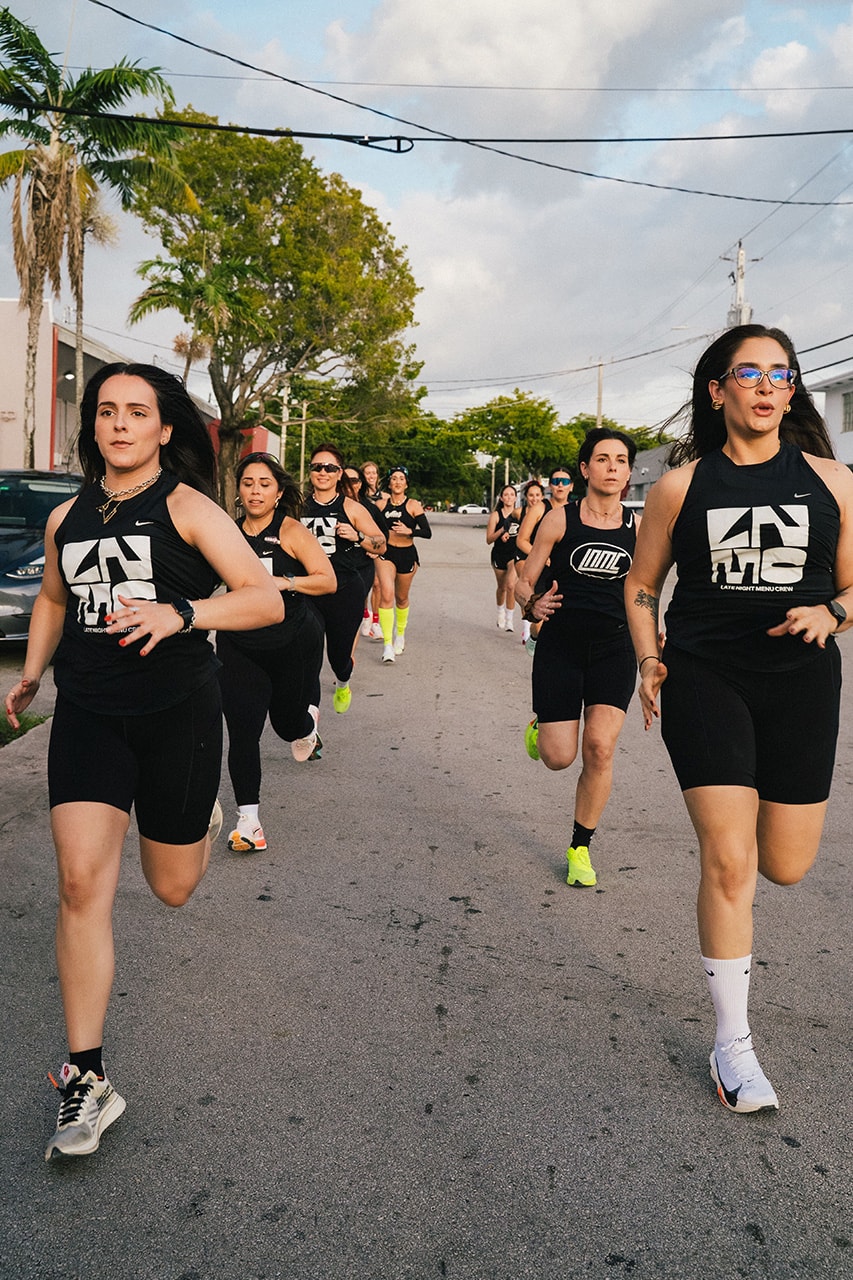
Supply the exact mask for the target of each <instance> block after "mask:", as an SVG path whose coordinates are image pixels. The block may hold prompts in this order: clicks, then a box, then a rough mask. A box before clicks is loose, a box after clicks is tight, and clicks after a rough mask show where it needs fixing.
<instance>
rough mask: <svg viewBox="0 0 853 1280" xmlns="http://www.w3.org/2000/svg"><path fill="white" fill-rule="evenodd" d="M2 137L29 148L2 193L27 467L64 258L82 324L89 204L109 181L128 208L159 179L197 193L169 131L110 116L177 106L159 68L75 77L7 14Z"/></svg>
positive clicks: (13, 157) (12, 158)
mask: <svg viewBox="0 0 853 1280" xmlns="http://www.w3.org/2000/svg"><path fill="white" fill-rule="evenodd" d="M0 54H2V66H0V107H3V108H5V110H6V113H7V114H6V117H5V118H4V119H2V120H0V137H6V136H14V137H16V138H19V139H22V140H23V142H24V146H23V147H20V148H18V149H15V150H12V151H7V152H4V153H3V154H0V186H4V185H5V184H6V183H8V182H10V181H11V182H12V183H13V184H14V185H13V193H12V243H13V250H14V259H15V270H16V272H17V275H18V281H19V283H20V289H21V294H20V300H21V307H22V308H25V309H26V310H27V312H28V323H27V360H26V375H25V382H24V465H25V466H27V467H32V466H33V465H34V464H35V379H36V363H37V358H38V334H39V324H40V321H41V313H42V306H43V298H44V289H45V283H46V282H49V284H50V286H51V289H52V290H53V293H54V295H58V293H59V290H60V283H61V280H60V269H61V265H62V261H63V257H65V258H66V260H67V262H68V266H69V272H70V276H71V287H72V292H73V294H74V297H75V299H76V301H77V308H78V326H82V300H83V274H82V273H83V239H84V233H85V217H86V208H87V205H88V202H89V201H90V200H91V198H92V196H93V195H94V194H95V193H96V192H97V191H98V189H99V187H100V186H101V185H102V184H103V185H105V186H107V187H110V188H112V189H113V190H114V191H116V192H117V193H118V196H119V199H120V202H121V205H122V207H123V208H124V209H129V208H130V207H131V202H132V198H133V193H134V189H135V187H136V186H137V184H139V183H141V182H143V181H150V180H151V179H152V178H156V179H159V180H160V181H162V182H163V183H164V185H165V184H167V183H168V185H170V186H171V187H172V188H173V189H180V190H182V191H183V192H184V193H185V195H186V198H187V201H188V203H191V202H192V193H190V192H188V189H187V187H186V184H185V183H183V182H182V180H181V179H180V176H179V174H178V173H177V172H176V171H175V169H174V167H173V165H172V163H171V149H170V143H171V132H170V131H169V130H168V129H164V128H162V127H161V126H160V125H156V124H153V123H149V122H146V121H143V122H140V121H135V120H118V119H114V118H110V114H109V113H110V112H113V111H114V110H115V109H116V108H117V107H120V106H121V105H122V104H124V103H125V102H126V101H127V100H128V99H129V98H131V97H132V96H134V95H135V94H144V95H155V96H157V97H158V98H159V99H160V100H161V101H162V103H163V104H164V105H166V106H171V105H172V104H173V101H174V100H173V97H172V92H171V89H170V88H169V85H168V84H167V83H166V81H165V80H164V79H163V77H162V76H161V75H160V72H159V70H158V69H157V68H151V69H146V68H144V67H140V66H139V65H138V64H137V63H135V62H128V61H127V60H126V59H122V61H121V62H119V63H118V64H117V65H116V66H114V67H108V68H106V69H105V70H102V71H93V70H91V69H87V70H86V71H84V72H82V74H81V75H80V76H78V77H77V79H76V80H73V79H71V78H70V77H69V76H68V74H67V72H66V70H65V69H64V68H60V67H59V66H58V65H57V64H56V63H55V62H54V61H53V59H52V57H51V55H50V54H49V53H48V51H47V50H46V49H45V47H44V45H43V44H42V43H41V41H40V40H39V38H38V36H37V35H36V33H35V31H34V30H33V29H32V28H31V27H28V26H26V25H25V24H24V23H23V22H20V21H19V20H18V19H17V18H15V17H13V15H12V14H11V13H10V12H9V10H8V9H3V10H0Z"/></svg>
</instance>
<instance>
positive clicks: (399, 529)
mask: <svg viewBox="0 0 853 1280" xmlns="http://www.w3.org/2000/svg"><path fill="white" fill-rule="evenodd" d="M388 489H389V492H388V493H387V494H383V495H382V497H381V498H380V499H379V500H378V501H377V503H376V507H377V510H378V511H379V513H380V515H381V516H382V528H383V529H384V531H385V536H386V538H387V540H388V545H387V547H386V549H385V551H384V552H383V554H382V556H381V557H380V559H379V563H378V564H377V566H376V572H377V575H378V578H379V625H380V627H381V629H382V641H383V644H382V661H383V662H386V663H387V662H393V661H394V660H395V658H396V657H398V656H399V655H400V654H401V653H402V652H403V650H404V649H405V647H406V626H407V625H408V621H409V593H410V592H411V589H412V583H413V582H414V579H415V574H416V573H417V571H418V565H419V564H420V558H419V556H418V552H417V548H416V547H415V542H414V540H415V538H431V537H432V529H431V528H430V526H429V520H428V519H427V516H426V512H425V511H424V509H423V507H422V505H421V503H420V502H418V500H417V498H410V497H409V492H408V490H409V473H408V470H407V469H406V468H405V467H392V468H391V470H390V472H389V473H388Z"/></svg>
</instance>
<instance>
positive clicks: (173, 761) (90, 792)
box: [47, 678, 222, 844]
mask: <svg viewBox="0 0 853 1280" xmlns="http://www.w3.org/2000/svg"><path fill="white" fill-rule="evenodd" d="M221 767H222V707H221V702H220V695H219V680H218V679H216V678H214V679H213V680H209V681H208V682H207V684H205V685H202V687H201V688H200V689H197V690H196V691H195V692H194V693H192V694H190V696H189V697H188V698H186V699H185V700H184V701H183V702H178V703H175V705H174V706H171V707H167V708H165V710H163V711H154V712H149V713H148V714H147V715H141V716H109V715H101V714H99V713H98V712H95V711H88V710H86V709H85V708H83V707H78V706H77V705H76V704H75V703H73V702H69V701H68V700H67V698H63V697H62V695H61V694H60V695H58V696H57V699H56V707H55V710H54V715H53V723H52V725H51V731H50V747H49V749H48V761H47V777H48V791H49V795H50V807H51V808H53V807H54V806H55V805H58V804H71V803H75V802H78V801H85V802H89V803H94V804H108V805H112V806H113V808H115V809H123V810H124V812H125V813H130V810H131V808H132V807H133V806H134V805H135V806H136V822H137V826H138V827H139V833H140V835H143V836H147V837H148V839H149V840H156V841H157V842H158V843H162V844H195V842H196V841H197V840H201V838H202V836H203V835H204V834H205V832H206V831H207V828H208V826H209V824H210V814H211V810H212V809H213V805H214V801H215V800H216V793H217V791H218V789H219V775H220V770H221Z"/></svg>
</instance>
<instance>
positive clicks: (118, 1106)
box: [44, 1062, 127, 1160]
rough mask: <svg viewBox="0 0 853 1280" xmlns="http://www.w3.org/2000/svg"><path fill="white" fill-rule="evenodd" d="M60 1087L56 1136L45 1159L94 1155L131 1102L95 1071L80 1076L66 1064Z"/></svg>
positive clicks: (48, 1147)
mask: <svg viewBox="0 0 853 1280" xmlns="http://www.w3.org/2000/svg"><path fill="white" fill-rule="evenodd" d="M59 1078H60V1080H61V1081H62V1083H61V1084H59V1085H57V1086H56V1087H57V1088H58V1089H59V1092H60V1093H61V1094H62V1104H61V1106H60V1108H59V1119H58V1120H57V1122H56V1133H55V1134H54V1135H53V1137H52V1138H51V1140H50V1142H49V1143H48V1144H47V1150H46V1151H45V1153H44V1158H45V1160H50V1159H51V1157H52V1156H55V1155H56V1156H90V1155H92V1153H93V1152H95V1151H97V1150H98V1147H99V1145H100V1142H101V1134H102V1133H103V1131H104V1129H106V1128H108V1126H109V1125H111V1124H112V1123H113V1121H114V1120H118V1118H119V1116H120V1115H121V1113H122V1112H123V1111H124V1109H125V1107H126V1106H127V1103H126V1102H125V1100H124V1098H122V1097H121V1095H120V1094H118V1093H116V1091H115V1089H114V1088H113V1087H112V1085H111V1084H110V1082H109V1080H107V1078H106V1077H104V1079H103V1080H99V1079H98V1077H97V1076H96V1075H95V1073H94V1071H87V1072H86V1074H85V1075H84V1076H81V1075H80V1071H79V1069H78V1068H77V1067H73V1066H71V1065H70V1063H68V1062H66V1063H65V1064H64V1065H63V1068H62V1070H61V1072H60V1073H59Z"/></svg>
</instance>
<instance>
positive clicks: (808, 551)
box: [666, 442, 841, 671]
mask: <svg viewBox="0 0 853 1280" xmlns="http://www.w3.org/2000/svg"><path fill="white" fill-rule="evenodd" d="M840 523H841V522H840V513H839V510H838V504H837V503H836V501H835V498H834V497H833V496H832V494H831V493H830V491H829V489H828V488H827V487H826V485H825V484H824V482H823V481H822V480H821V478H820V476H819V475H818V474H817V472H816V471H815V470H814V469H813V468H812V467H811V466H809V464H808V462H806V460H805V458H804V457H803V455H802V453H801V452H800V450H799V449H797V448H795V447H794V445H791V444H787V443H784V442H783V443H782V445H781V447H780V449H779V452H778V453H777V454H776V455H775V456H774V457H772V458H770V459H769V461H767V462H761V463H758V464H756V465H753V466H737V465H736V464H735V463H734V462H732V460H731V459H730V458H729V457H727V456H726V454H724V453H723V452H722V450H716V451H715V452H714V453H710V454H707V455H706V456H705V457H704V458H701V459H700V460H699V462H698V463H697V465H696V468H695V470H694V473H693V478H692V480H691V482H690V487H689V489H688V490H687V494H686V496H685V498H684V504H683V506H682V508H681V511H680V513H679V515H678V518H677V520H676V522H675V525H674V526H673V531H672V548H673V554H674V557H675V563H676V566H677V569H678V581H677V583H676V586H675V590H674V592H673V597H672V603H671V604H670V606H669V609H668V610H667V614H666V633H667V638H668V639H669V640H671V641H672V643H673V644H674V645H677V646H678V648H680V649H685V650H686V651H687V652H688V653H694V654H696V655H697V656H698V657H701V658H705V659H707V660H708V661H710V662H714V663H718V664H731V665H733V666H737V667H741V668H746V669H747V670H750V671H774V670H788V669H791V668H794V667H798V666H802V665H804V664H806V663H808V662H810V661H812V659H814V658H815V657H817V656H819V654H820V650H819V649H818V648H817V646H816V645H810V644H805V643H804V642H803V641H802V640H801V639H800V638H799V637H798V636H789V635H784V636H768V635H767V634H766V632H767V629H768V627H773V626H776V625H777V624H778V623H780V622H782V621H783V620H784V617H785V613H786V611H787V610H788V609H791V608H795V607H796V606H797V605H815V604H822V603H824V602H825V601H827V600H830V599H832V597H833V595H834V594H835V580H834V576H833V569H834V565H835V553H836V547H837V545H838V535H839V530H840ZM830 639H831V637H830Z"/></svg>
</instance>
